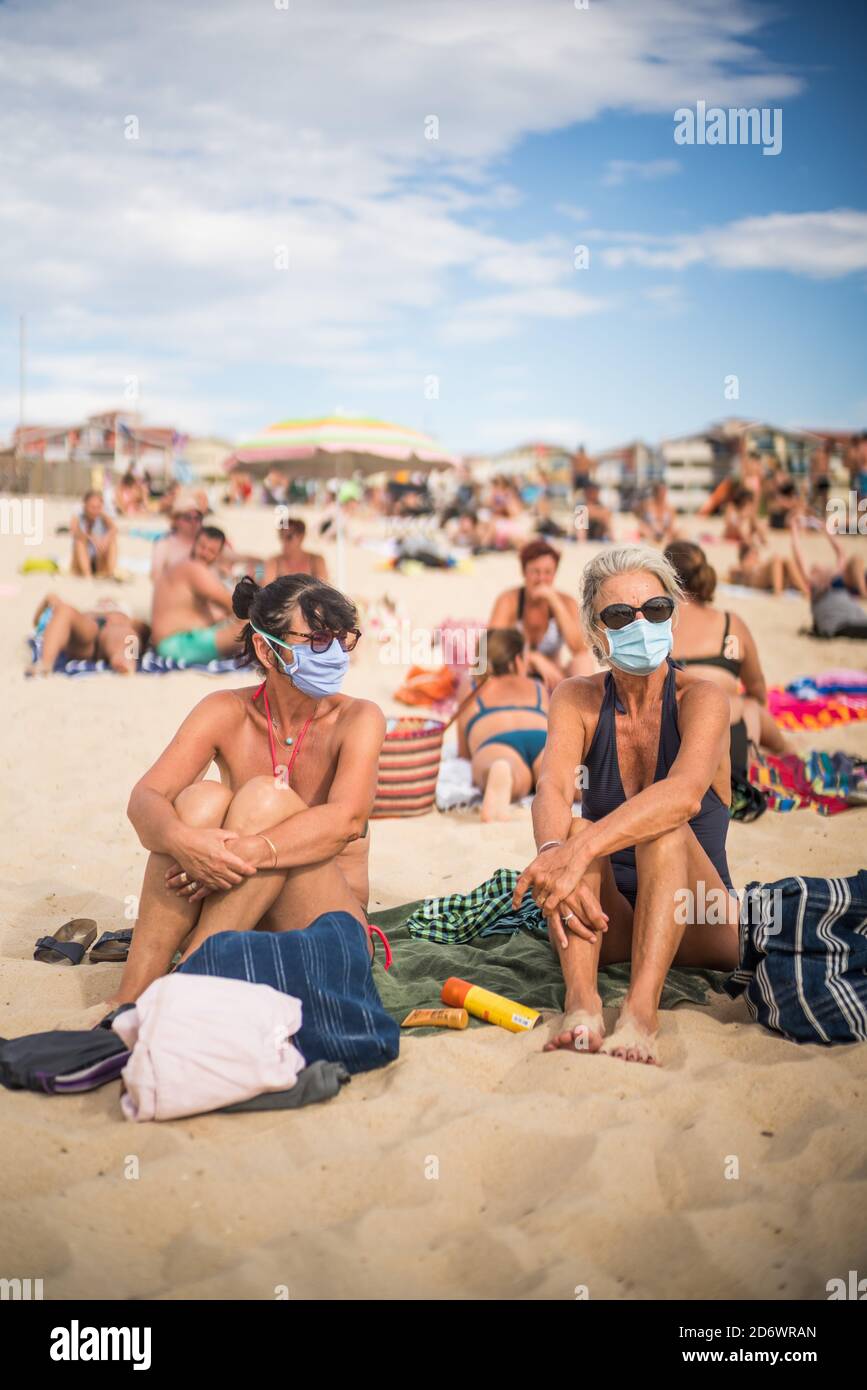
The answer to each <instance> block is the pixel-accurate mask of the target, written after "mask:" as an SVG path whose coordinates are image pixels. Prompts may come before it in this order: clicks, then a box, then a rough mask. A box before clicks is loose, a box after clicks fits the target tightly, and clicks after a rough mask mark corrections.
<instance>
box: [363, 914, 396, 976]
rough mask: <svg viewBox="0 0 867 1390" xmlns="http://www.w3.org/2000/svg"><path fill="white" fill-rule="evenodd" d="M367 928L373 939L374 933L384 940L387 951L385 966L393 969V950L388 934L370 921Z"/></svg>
mask: <svg viewBox="0 0 867 1390" xmlns="http://www.w3.org/2000/svg"><path fill="white" fill-rule="evenodd" d="M367 930H368V933H369V935H370V938H371V940H372V939H373V937H374V935H376V936H378V937H379V939H380V941H381V942H382V945H383V949H384V951H385V968H386V970H390V969H391V962H392V952H391V947H390V946H389V944H388V937H387V936H386V934H385V932H384V931H383V930H382V927H375V926H374V925H373V923H372V922H369V923H368V925H367Z"/></svg>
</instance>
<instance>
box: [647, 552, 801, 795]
mask: <svg viewBox="0 0 867 1390" xmlns="http://www.w3.org/2000/svg"><path fill="white" fill-rule="evenodd" d="M663 553H664V555H665V558H666V560H667V561H668V563H669V564H670V565H671V566H672V568H673V570H674V572H675V574H676V575H677V577H678V580H679V581H680V584H681V586H682V588H683V593H684V602H683V604H682V605H681V608H680V612H679V614H678V623H677V627H676V628H675V629H674V649H673V656H674V658H675V660H676V661H679V662H680V664H681V666H682V667H684V668H685V673H686V677H687V679H688V680H693V681H698V680H702V681H708V680H709V681H713V682H714V684H715V685H718V686H720V688H721V689H722V690H724V691H725V693H726V694H727V695H728V697H729V711H730V717H731V728H732V750H731V751H732V762H733V765H734V766H736V767H737V769H738V771H739V772H741V774H742V775H746V752H747V740H748V739H750V740H752V742H753V743H755V744H756V746H757V747H762V748H766V749H767V750H768V752H770V753H787V752H789V745H788V743H787V742H786V739H785V738H784V737H783V734H782V733H781V731H780V729H779V727H778V726H777V724H776V723H775V721H774V719H773V717H772V716H771V714H770V712H769V711H768V707H767V706H768V687H767V683H766V681H765V676H764V672H763V671H762V664H761V661H760V660H759V653H758V648H757V647H756V643H755V640H754V638H753V635H752V633H751V632H750V630H749V628H748V627H747V625H746V623H745V622H744V621H743V619H742V618H739V617H738V615H737V613H724V612H720V610H719V609H718V608H715V607H714V606H713V597H714V593H715V592H716V570H715V569H714V568H713V566H712V565H711V564H709V563H708V559H707V556H706V555H705V553H704V551H703V550H702V548H701V546H700V545H695V544H694V543H693V542H692V541H673V542H672V543H671V545H667V546H666V547H665V550H664V552H663Z"/></svg>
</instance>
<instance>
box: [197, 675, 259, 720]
mask: <svg viewBox="0 0 867 1390" xmlns="http://www.w3.org/2000/svg"><path fill="white" fill-rule="evenodd" d="M251 695H252V687H251V686H249V685H245V686H241V687H240V688H239V689H237V690H215V691H214V692H213V693H212V694H211V695H206V696H205V697H204V699H202V700H200V701H199V703H198V704H197V705H195V706H194V708H193V711H192V713H193V714H194V715H197V716H199V717H201V718H202V719H208V720H212V721H213V722H214V724H215V726H217V725H219V726H220V727H223V726H228V725H230V724H235V725H238V724H240V723H241V722H242V720H243V719H244V717H245V715H246V713H247V710H248V708H249V705H250V697H251Z"/></svg>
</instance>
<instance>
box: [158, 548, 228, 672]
mask: <svg viewBox="0 0 867 1390" xmlns="http://www.w3.org/2000/svg"><path fill="white" fill-rule="evenodd" d="M225 543H226V537H225V536H224V534H223V532H222V531H221V530H220V529H219V528H218V527H217V526H203V527H202V529H201V530H200V531H199V533H198V535H197V536H196V539H195V541H194V542H193V551H192V555H191V556H190V558H189V559H186V560H179V561H178V562H177V563H176V564H174V565H170V566H169V568H168V569H167V570H164V571H163V573H162V574H161V576H160V578H159V579H158V580H157V582H156V584H155V585H154V602H153V616H152V619H151V626H152V640H153V644H154V646H155V647H156V650H157V652H158V653H159V655H160V656H164V657H169V658H170V659H171V660H172V661H186V662H196V663H197V664H205V663H206V662H208V661H214V660H215V659H216V658H217V657H221V656H235V655H237V654H238V652H239V647H238V639H239V637H240V635H241V628H242V626H243V625H242V624H241V623H239V622H234V621H232V620H231V619H229V618H228V614H229V613H230V612H231V609H232V599H231V596H230V594H229V591H228V589H227V588H226V586H225V585H224V584H223V583H222V581H221V580H220V578H219V577H218V574H217V569H216V566H217V563H218V561H219V559H220V555H221V552H222V550H223V546H224V545H225Z"/></svg>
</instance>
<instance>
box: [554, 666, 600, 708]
mask: <svg viewBox="0 0 867 1390" xmlns="http://www.w3.org/2000/svg"><path fill="white" fill-rule="evenodd" d="M605 675H606V673H605V672H604V671H598V672H597V673H596V674H595V675H593V676H568V677H567V678H566V680H562V681H560V682H559V684H558V685H556V686H555V688H554V693H553V694H552V696H551V713H552V714H556V713H558V712H559V711H566V710H568V711H570V712H571V713H572V714H578V715H584V714H592V715H595V714H597V713H598V711H599V704H600V701H601V699H602V694H603V691H604V689H605Z"/></svg>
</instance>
